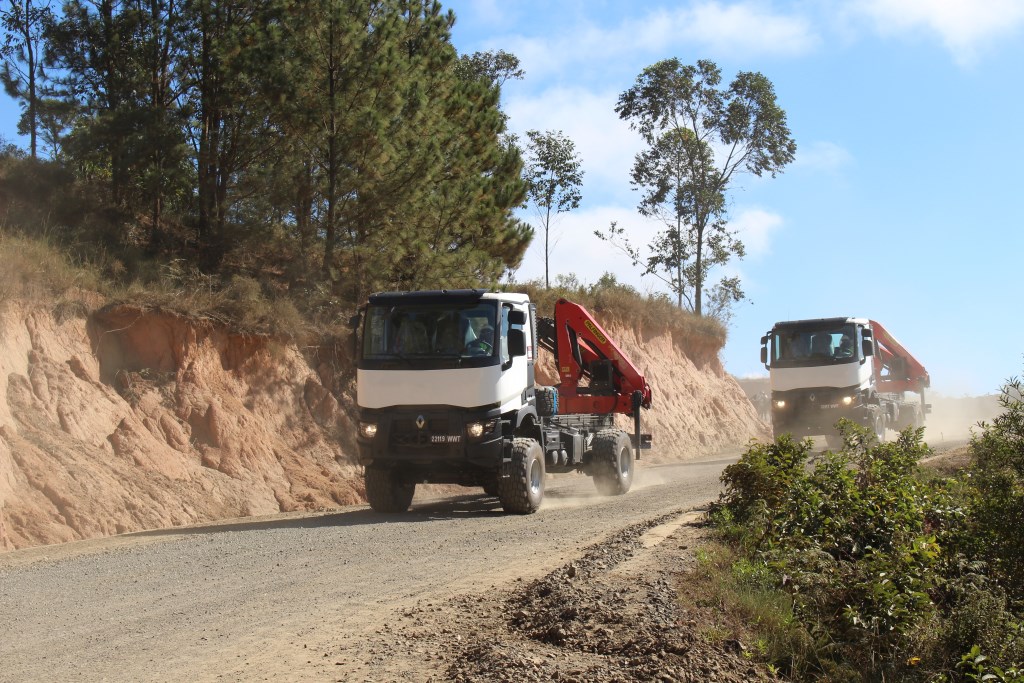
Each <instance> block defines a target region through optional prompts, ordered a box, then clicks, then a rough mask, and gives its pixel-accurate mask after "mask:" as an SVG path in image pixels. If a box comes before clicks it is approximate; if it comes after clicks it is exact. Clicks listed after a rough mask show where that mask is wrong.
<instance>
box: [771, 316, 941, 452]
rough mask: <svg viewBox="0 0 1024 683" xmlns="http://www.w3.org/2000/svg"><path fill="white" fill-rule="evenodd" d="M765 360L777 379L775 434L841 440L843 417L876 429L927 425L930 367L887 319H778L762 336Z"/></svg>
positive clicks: (882, 435) (773, 381)
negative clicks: (908, 347)
mask: <svg viewBox="0 0 1024 683" xmlns="http://www.w3.org/2000/svg"><path fill="white" fill-rule="evenodd" d="M761 362H762V363H764V364H765V368H766V369H768V371H769V377H770V382H771V419H772V431H773V432H774V434H775V436H776V437H777V436H779V435H780V434H784V433H790V434H792V435H793V436H795V437H798V438H799V437H802V436H814V435H824V436H825V438H826V442H827V443H828V445H829V447H830V448H836V447H838V446H839V445H841V442H840V439H839V433H838V431H837V430H836V427H835V425H836V422H837V421H838V420H839V419H840V418H844V417H845V418H847V419H849V420H852V421H853V422H857V423H859V424H862V425H864V426H866V427H868V428H869V429H871V430H872V431H873V432H874V433H875V435H876V436H877V437H878V439H879V441H884V440H885V432H886V430H887V429H892V430H897V431H898V430H902V429H904V428H906V427H908V426H913V427H920V426H923V425H924V419H925V415H926V414H927V413H928V412H929V411H930V409H931V406H929V405H928V403H926V402H925V389H926V388H928V387H929V386H930V379H929V377H928V371H927V370H925V368H924V366H923V365H922V364H921V363H920V362H919V361H918V360H917V359H916V358H914V356H912V355H911V354H910V352H909V351H907V350H906V348H904V347H903V345H902V344H900V343H899V342H898V341H897V340H896V338H895V337H893V336H892V335H891V334H890V333H889V332H888V331H887V330H886V329H885V328H884V327H883V326H882V325H881V324H879V323H878V322H876V321H874V320H869V319H867V318H817V319H809V320H789V321H784V322H778V323H775V325H774V326H773V327H772V329H771V330H770V331H769V332H768V333H767V334H766V335H765V336H763V337H761Z"/></svg>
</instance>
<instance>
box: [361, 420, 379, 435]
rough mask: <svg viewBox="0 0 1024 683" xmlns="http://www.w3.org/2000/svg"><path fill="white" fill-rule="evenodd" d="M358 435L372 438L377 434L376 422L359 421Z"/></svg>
mask: <svg viewBox="0 0 1024 683" xmlns="http://www.w3.org/2000/svg"><path fill="white" fill-rule="evenodd" d="M359 436H361V437H363V438H364V439H372V438H373V437H375V436H377V423H376V422H360V423H359Z"/></svg>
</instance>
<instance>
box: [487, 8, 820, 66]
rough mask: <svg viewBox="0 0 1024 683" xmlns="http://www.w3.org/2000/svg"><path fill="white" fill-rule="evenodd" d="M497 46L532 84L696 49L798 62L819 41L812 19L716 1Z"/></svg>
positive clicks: (584, 22) (552, 30) (553, 30)
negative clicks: (514, 60) (515, 60)
mask: <svg viewBox="0 0 1024 683" xmlns="http://www.w3.org/2000/svg"><path fill="white" fill-rule="evenodd" d="M493 43H494V45H495V46H498V45H500V46H501V47H502V48H504V49H506V50H509V51H510V52H512V53H514V54H515V55H516V56H517V57H519V59H520V61H521V63H522V65H523V68H524V70H525V71H526V74H527V77H528V78H529V79H531V80H536V79H540V80H543V79H544V78H546V77H549V76H550V75H552V74H564V75H571V77H572V78H573V79H574V80H579V79H580V78H581V76H582V72H588V73H589V74H590V76H591V77H592V78H598V79H600V78H602V77H606V76H607V69H608V68H609V67H611V68H614V67H615V65H616V64H617V63H621V62H624V61H625V62H627V63H630V64H632V63H633V62H634V61H636V60H633V59H628V58H629V57H632V56H634V55H635V56H638V57H639V56H643V57H645V58H646V57H648V56H650V55H658V56H659V57H664V56H666V55H671V54H672V53H674V52H680V51H684V50H685V51H686V52H692V51H693V50H694V49H695V48H699V49H700V51H701V52H710V53H711V55H710V56H712V57H716V58H721V57H726V58H751V57H759V56H771V55H781V56H799V55H803V54H806V53H808V52H810V51H811V50H813V49H814V48H815V47H816V46H817V45H818V43H819V37H818V35H817V33H816V32H815V29H814V26H813V25H812V23H811V22H810V21H809V20H808V19H807V18H805V17H802V16H798V15H788V14H781V13H777V12H774V11H773V10H772V9H771V7H770V6H769V5H768V4H767V3H763V2H755V1H751V2H739V3H733V4H726V3H721V2H716V1H714V0H712V1H710V2H698V3H694V4H692V5H689V6H685V7H674V8H672V9H657V10H651V11H648V12H647V13H646V14H644V15H642V16H640V17H639V18H636V19H628V20H625V21H623V22H621V23H619V24H617V25H616V26H615V27H612V28H605V27H601V26H597V25H594V24H593V23H591V22H590V21H589V19H581V20H580V21H579V23H577V24H575V25H573V26H572V29H571V30H565V29H564V27H562V28H561V29H559V28H558V27H555V26H550V27H548V31H544V32H542V33H539V34H535V35H532V36H529V37H528V36H524V35H511V36H502V37H499V38H496V39H495V40H494V41H493ZM641 61H643V60H641ZM630 68H632V67H630Z"/></svg>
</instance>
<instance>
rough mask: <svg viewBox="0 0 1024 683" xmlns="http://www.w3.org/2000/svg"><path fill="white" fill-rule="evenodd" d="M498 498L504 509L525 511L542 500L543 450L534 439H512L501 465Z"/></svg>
mask: <svg viewBox="0 0 1024 683" xmlns="http://www.w3.org/2000/svg"><path fill="white" fill-rule="evenodd" d="M498 500H500V501H501V507H502V508H503V509H504V510H505V512H510V513H512V514H516V515H528V514H530V513H533V512H536V511H537V509H538V508H539V507H540V504H541V501H543V500H544V450H543V449H542V448H541V447H540V444H539V443H537V442H536V441H535V440H534V439H513V440H512V460H511V461H510V462H507V463H504V464H502V466H501V475H500V476H499V478H498Z"/></svg>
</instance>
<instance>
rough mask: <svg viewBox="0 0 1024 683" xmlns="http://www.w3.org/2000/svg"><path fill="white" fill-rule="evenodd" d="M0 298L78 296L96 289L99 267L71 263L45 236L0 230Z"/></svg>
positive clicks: (37, 300)
mask: <svg viewBox="0 0 1024 683" xmlns="http://www.w3.org/2000/svg"><path fill="white" fill-rule="evenodd" d="M0 262H2V263H3V264H4V266H3V269H2V270H0V301H9V300H12V299H20V300H23V301H29V302H33V303H43V302H53V301H54V300H56V302H57V303H58V304H59V303H62V302H65V301H69V300H78V299H79V293H80V292H83V291H99V290H100V288H101V284H102V283H101V278H100V276H99V273H98V271H97V270H96V269H95V268H93V267H91V266H89V265H86V264H76V263H74V262H73V261H72V260H71V259H70V258H69V257H68V255H67V254H65V253H63V252H62V251H60V250H59V249H58V248H57V247H55V246H54V245H53V244H52V243H50V242H49V241H48V240H47V239H46V238H29V237H23V236H20V235H11V234H7V233H5V232H3V231H0Z"/></svg>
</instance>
